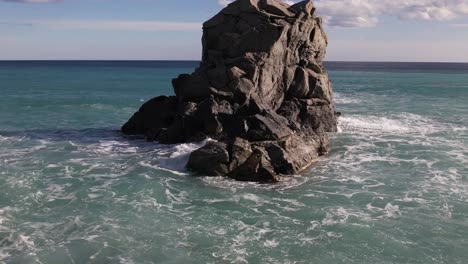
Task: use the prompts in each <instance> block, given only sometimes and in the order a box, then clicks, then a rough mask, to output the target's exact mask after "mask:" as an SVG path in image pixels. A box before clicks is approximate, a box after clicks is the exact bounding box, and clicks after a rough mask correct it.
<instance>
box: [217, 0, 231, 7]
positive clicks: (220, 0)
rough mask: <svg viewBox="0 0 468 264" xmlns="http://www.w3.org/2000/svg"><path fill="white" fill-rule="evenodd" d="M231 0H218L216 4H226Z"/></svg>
mask: <svg viewBox="0 0 468 264" xmlns="http://www.w3.org/2000/svg"><path fill="white" fill-rule="evenodd" d="M231 2H232V1H230V0H218V4H220V5H222V6H227V5H229V4H230V3H231Z"/></svg>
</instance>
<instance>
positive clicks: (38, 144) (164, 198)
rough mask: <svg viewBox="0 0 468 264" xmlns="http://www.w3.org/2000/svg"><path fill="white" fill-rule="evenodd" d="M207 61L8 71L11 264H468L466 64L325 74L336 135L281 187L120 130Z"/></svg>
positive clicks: (1, 223)
mask: <svg viewBox="0 0 468 264" xmlns="http://www.w3.org/2000/svg"><path fill="white" fill-rule="evenodd" d="M197 64H198V63H197V62H190V61H188V62H180V61H179V62H150V61H147V62H92V61H91V62H89V61H88V62H87V61H82V62H63V61H62V62H27V61H26V62H0V94H1V96H0V263H21V264H23V263H43V264H54V263H57V264H66V263H73V264H80V263H99V264H101V263H328V264H332V263H346V264H350V263H359V264H362V263H369V264H371V263H372V264H375V263H421V264H423V263H424V264H427V263H450V264H452V263H460V264H461V263H467V260H468V64H435V63H434V64H431V63H429V64H427V63H349V62H348V63H345V62H330V63H327V64H326V66H327V69H328V72H329V74H330V76H331V79H332V81H333V84H334V91H335V100H336V103H337V107H338V111H341V112H343V116H342V117H341V118H340V120H339V123H340V125H339V126H340V132H339V133H337V134H333V135H331V137H332V148H333V149H332V151H331V153H330V155H328V156H325V157H323V158H322V159H321V160H320V161H319V162H318V163H317V164H316V165H315V166H313V167H312V168H311V169H310V170H308V171H307V172H306V173H304V174H302V175H298V176H295V177H292V178H291V179H290V180H288V181H285V182H281V183H278V184H272V185H270V184H268V185H261V184H254V183H240V182H235V181H232V180H228V179H225V178H204V177H194V176H193V175H190V174H188V173H187V172H186V171H184V164H185V162H186V161H187V157H188V154H189V153H190V151H192V150H194V149H196V148H197V147H198V146H200V145H201V144H203V143H200V144H182V145H170V146H163V145H159V144H157V143H148V142H145V141H144V140H142V139H141V138H137V137H125V136H123V135H121V134H120V133H119V128H120V126H121V125H122V124H123V123H124V122H125V121H127V119H128V118H129V117H130V116H131V115H132V114H133V113H134V112H135V111H136V110H137V109H138V107H139V106H140V105H141V104H142V103H143V102H144V101H146V100H148V99H150V98H152V97H154V96H157V95H162V94H172V93H173V92H172V88H171V84H170V80H171V79H172V78H174V77H176V76H177V75H178V74H179V73H189V72H191V71H192V70H193V68H194V67H196V66H197Z"/></svg>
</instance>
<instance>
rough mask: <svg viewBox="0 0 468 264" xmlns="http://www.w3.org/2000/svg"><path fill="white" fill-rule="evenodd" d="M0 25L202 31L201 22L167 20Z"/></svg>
mask: <svg viewBox="0 0 468 264" xmlns="http://www.w3.org/2000/svg"><path fill="white" fill-rule="evenodd" d="M0 25H5V26H14V25H28V26H32V27H43V28H47V29H59V30H60V29H66V30H70V29H85V30H120V31H149V32H151V31H197V30H198V31H201V28H202V23H199V22H165V21H138V20H32V21H13V22H0Z"/></svg>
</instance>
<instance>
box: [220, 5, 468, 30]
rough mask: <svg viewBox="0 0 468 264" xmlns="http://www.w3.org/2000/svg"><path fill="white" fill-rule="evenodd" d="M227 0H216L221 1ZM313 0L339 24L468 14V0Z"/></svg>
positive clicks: (369, 24)
mask: <svg viewBox="0 0 468 264" xmlns="http://www.w3.org/2000/svg"><path fill="white" fill-rule="evenodd" d="M229 2H232V1H228V0H218V3H219V4H221V5H227V4H228V3H229ZM285 2H287V3H289V4H293V3H294V2H299V1H290V0H285ZM314 4H315V6H316V7H317V13H318V15H319V16H322V17H323V20H324V22H325V23H326V24H328V25H330V26H338V27H372V26H375V25H377V24H378V22H379V18H380V17H382V16H391V17H396V18H398V19H402V20H410V19H418V20H438V21H447V20H452V19H456V18H460V17H464V16H468V1H467V0H316V1H314Z"/></svg>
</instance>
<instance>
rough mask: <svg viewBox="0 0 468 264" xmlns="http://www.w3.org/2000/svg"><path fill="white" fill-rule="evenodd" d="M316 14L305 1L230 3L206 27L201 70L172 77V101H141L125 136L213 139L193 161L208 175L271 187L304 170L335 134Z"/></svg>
mask: <svg viewBox="0 0 468 264" xmlns="http://www.w3.org/2000/svg"><path fill="white" fill-rule="evenodd" d="M314 12H315V8H314V7H313V4H312V2H311V1H308V0H307V1H303V2H300V3H297V4H295V5H292V6H289V5H287V4H285V3H284V2H283V1H281V0H237V1H235V2H233V3H231V4H229V5H228V6H227V7H226V8H224V9H223V10H222V11H221V12H220V13H219V14H217V15H216V16H214V17H213V18H211V19H210V20H208V21H207V22H205V23H204V24H203V39H202V42H203V55H202V62H201V63H200V66H199V67H198V68H197V69H196V70H195V71H194V72H193V73H192V74H182V75H180V76H179V77H178V78H176V79H174V80H173V87H174V92H175V96H169V97H167V96H160V97H156V98H154V99H152V100H150V101H148V102H147V103H145V104H144V105H143V106H142V107H141V108H140V110H139V111H138V112H137V113H135V114H134V116H133V117H132V118H131V119H130V120H129V121H128V122H127V123H126V124H125V125H124V126H123V127H122V131H123V133H125V134H131V135H134V134H139V135H145V137H146V138H147V139H148V140H157V141H160V142H161V143H167V144H173V143H182V142H193V141H200V140H202V139H204V138H207V137H210V138H212V139H215V140H216V141H217V142H210V143H208V144H207V145H206V146H204V147H202V148H201V149H199V150H196V151H195V152H194V153H192V155H191V157H190V161H189V163H188V167H189V168H190V169H192V170H194V171H195V172H198V173H200V174H202V175H208V176H215V175H216V176H218V175H227V176H229V177H232V178H234V179H237V180H244V181H261V182H272V181H276V180H277V179H278V175H290V174H297V173H300V172H301V171H303V170H304V169H305V168H307V167H308V166H310V165H311V164H312V163H313V162H314V161H315V160H316V159H317V158H318V156H320V155H324V154H326V153H327V152H328V149H329V144H328V135H327V132H336V130H337V121H336V113H335V106H334V103H333V95H332V87H331V82H330V80H329V78H328V75H327V74H326V73H325V70H324V68H323V66H322V61H323V58H324V56H325V49H326V46H327V37H326V34H325V32H324V31H323V28H322V22H321V19H320V18H318V17H315V15H314Z"/></svg>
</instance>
